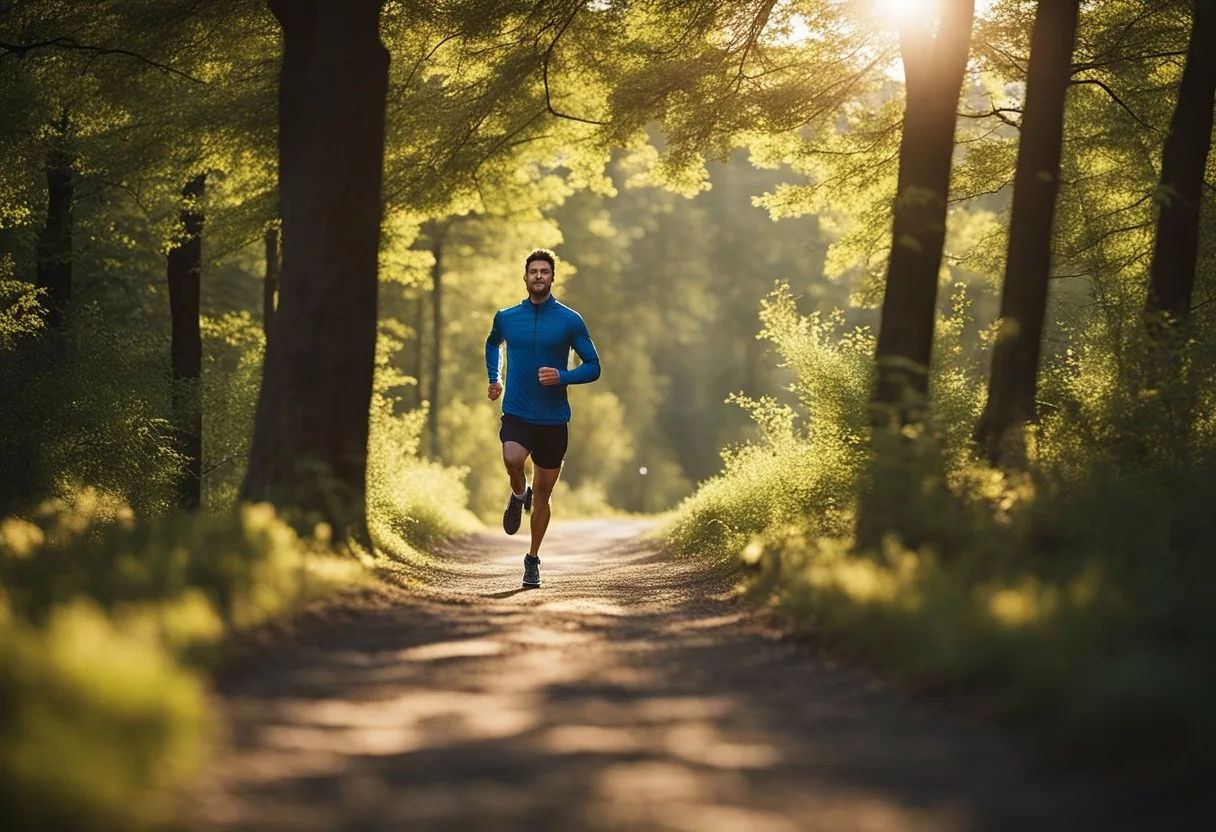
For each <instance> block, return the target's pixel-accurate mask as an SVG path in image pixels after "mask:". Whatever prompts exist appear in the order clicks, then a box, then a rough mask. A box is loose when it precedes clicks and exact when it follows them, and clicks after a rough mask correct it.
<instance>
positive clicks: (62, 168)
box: [36, 114, 76, 329]
mask: <svg viewBox="0 0 1216 832" xmlns="http://www.w3.org/2000/svg"><path fill="white" fill-rule="evenodd" d="M63 120H64V127H65V129H66V122H67V115H66V114H65V115H64V119H63ZM46 192H47V206H46V224H45V225H44V226H43V227H42V231H41V233H39V235H38V269H37V272H36V274H37V285H38V286H39V287H40V288H42V289H44V290H45V292H46V294H45V296H44V299H43V303H44V305H45V308H46V322H47V325H48V326H50V327H51V328H53V329H59V328H61V327H62V326H63V325H64V323H65V322H66V320H67V307H68V303H69V302H70V301H71V298H72V258H73V254H72V226H73V214H74V211H75V202H76V173H75V171H74V170H73V162H72V156H71V154H70V153H69V152H68V151H67V150H66V149H65V148H63V147H55V148H53V149H51V150H50V151H49V152H48V153H47V161H46Z"/></svg>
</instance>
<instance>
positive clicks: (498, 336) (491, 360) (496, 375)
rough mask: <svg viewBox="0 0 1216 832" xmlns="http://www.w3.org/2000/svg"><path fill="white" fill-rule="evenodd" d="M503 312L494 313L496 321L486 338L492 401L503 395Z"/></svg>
mask: <svg viewBox="0 0 1216 832" xmlns="http://www.w3.org/2000/svg"><path fill="white" fill-rule="evenodd" d="M500 314H501V313H499V312H495V313H494V323H492V324H491V325H490V334H489V336H488V337H487V338H486V375H488V376H489V377H490V387H489V389H488V391H487V395H488V396H489V398H490V401H492V402H493V401H497V400H498V397H499V396H501V395H502V382H501V381H500V379H501V377H502V349H500V348H501V346H502V341H503V336H502V327H501V326H500V325H499V321H498V316H499V315H500Z"/></svg>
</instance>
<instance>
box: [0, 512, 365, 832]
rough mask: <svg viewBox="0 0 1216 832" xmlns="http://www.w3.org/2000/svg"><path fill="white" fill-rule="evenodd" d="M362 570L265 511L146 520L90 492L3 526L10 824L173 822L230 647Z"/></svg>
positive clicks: (2, 694)
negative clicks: (225, 645)
mask: <svg viewBox="0 0 1216 832" xmlns="http://www.w3.org/2000/svg"><path fill="white" fill-rule="evenodd" d="M365 574H366V573H365V571H364V569H363V567H362V566H361V565H360V563H359V562H358V561H356V560H355V559H353V558H350V557H339V556H337V555H334V554H331V553H329V552H327V551H326V550H325V548H324V541H323V539H321V540H316V541H313V542H311V543H306V542H304V541H302V540H300V539H299V538H297V537H296V535H295V533H294V532H293V531H292V529H291V528H290V527H289V526H287V525H286V524H284V523H283V522H281V521H280V520H278V519H277V518H276V517H275V515H274V512H273V511H272V510H271V509H270V507H269V506H249V507H246V508H244V509H242V510H241V511H240V512H239V513H236V514H232V515H209V514H194V515H180V516H169V517H163V518H159V519H150V520H138V521H137V520H136V519H135V516H134V514H133V512H132V511H131V509H130V508H129V507H127V506H126V505H125V504H124V503H123V502H122V501H121V500H120V499H119V498H117V497H116V496H113V495H106V494H103V493H100V492H97V491H93V490H84V491H81V492H76V493H72V494H70V495H69V496H68V497H66V498H63V499H60V500H57V501H54V502H51V503H47V504H45V505H43V506H42V507H40V508H39V509H38V510H36V511H34V512H32V513H31V514H30V515H29V516H27V517H26V518H17V517H9V518H6V519H4V520H2V521H0V586H2V587H3V596H4V597H3V599H2V600H0V615H2V616H3V619H4V620H3V627H2V629H0V700H2V701H3V702H4V704H5V707H4V708H3V709H0V721H3V723H4V724H2V725H0V798H3V799H2V800H0V805H3V806H4V807H5V808H4V809H3V810H0V811H3V812H4V813H7V814H6V815H5V816H4V817H3V819H4V820H7V821H9V822H10V823H9V824H8V825H9V826H11V827H12V828H19V829H74V830H94V829H96V830H130V829H135V828H142V827H144V826H148V825H152V824H155V823H157V822H159V821H160V820H162V819H163V818H164V816H165V811H166V808H167V805H166V802H165V801H166V799H167V798H166V794H167V792H168V791H169V790H170V789H171V788H172V787H173V786H175V785H177V784H179V783H181V782H183V779H184V778H185V777H186V776H187V775H189V774H190V773H192V772H193V771H194V770H195V769H196V768H197V765H198V763H199V761H200V759H201V757H202V755H203V754H204V753H205V750H206V749H205V738H206V735H207V732H208V728H209V721H210V717H209V714H208V712H207V709H206V705H205V701H204V696H203V682H202V679H201V675H200V674H201V672H202V671H205V670H206V669H207V668H208V667H209V666H210V665H211V663H212V662H213V661H214V660H215V659H216V658H217V656H218V654H219V650H218V648H219V645H220V642H221V639H223V638H224V637H225V636H226V635H227V634H229V633H231V632H233V631H235V630H238V629H242V628H246V627H250V626H254V625H256V624H258V623H260V622H262V621H265V620H266V619H267V618H269V617H270V616H273V615H276V614H281V613H282V612H284V611H285V610H287V609H289V608H291V607H292V606H294V605H296V604H298V603H300V602H301V601H302V600H304V599H307V598H310V597H314V596H316V595H318V594H320V593H322V592H325V591H328V590H331V589H333V588H335V587H338V586H345V585H349V584H350V583H352V582H354V581H358V580H361V579H362V576H364V575H365ZM18 795H20V797H19V798H17V796H18Z"/></svg>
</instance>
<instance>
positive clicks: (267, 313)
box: [262, 225, 279, 342]
mask: <svg viewBox="0 0 1216 832" xmlns="http://www.w3.org/2000/svg"><path fill="white" fill-rule="evenodd" d="M264 242H265V244H266V278H265V280H263V281H262V333H263V334H264V335H265V336H266V340H267V341H268V342H269V341H270V322H271V321H273V320H274V301H275V295H276V294H277V293H278V291H279V229H278V227H276V226H273V225H272V226H271V227H270V228H267V229H266V235H265V237H264Z"/></svg>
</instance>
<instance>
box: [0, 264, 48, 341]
mask: <svg viewBox="0 0 1216 832" xmlns="http://www.w3.org/2000/svg"><path fill="white" fill-rule="evenodd" d="M40 296H41V291H40V290H39V289H38V288H37V287H35V286H34V285H33V284H32V283H26V282H25V281H22V280H13V278H12V258H11V257H9V256H7V255H2V256H0V353H3V352H7V351H10V350H13V349H16V347H17V345H18V344H20V343H21V342H22V341H24V340H25V339H26V338H28V337H30V336H33V335H37V334H38V333H40V332H41V331H42V330H43V329H44V327H45V323H44V322H43V319H42V314H41V301H40Z"/></svg>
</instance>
